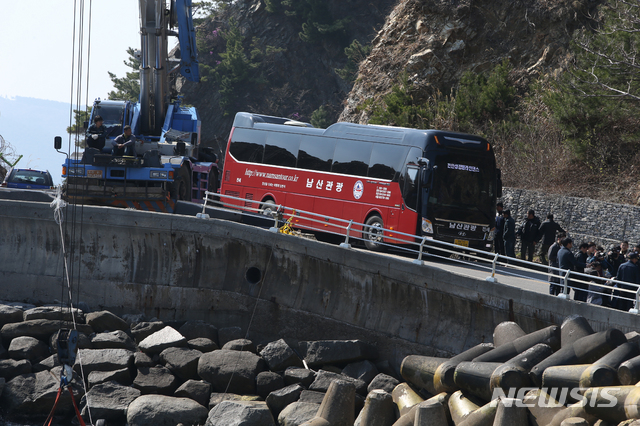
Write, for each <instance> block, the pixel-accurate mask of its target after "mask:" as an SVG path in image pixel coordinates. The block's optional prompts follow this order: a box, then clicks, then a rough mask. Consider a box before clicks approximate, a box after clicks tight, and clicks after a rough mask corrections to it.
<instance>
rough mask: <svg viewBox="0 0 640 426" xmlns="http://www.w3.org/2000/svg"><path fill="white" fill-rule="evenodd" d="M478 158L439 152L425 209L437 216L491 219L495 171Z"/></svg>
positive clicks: (483, 221)
mask: <svg viewBox="0 0 640 426" xmlns="http://www.w3.org/2000/svg"><path fill="white" fill-rule="evenodd" d="M486 163H487V162H483V161H482V159H481V158H472V157H465V156H460V155H453V154H449V155H442V156H439V157H438V158H437V159H436V162H435V165H436V167H435V168H434V170H433V184H432V186H431V191H430V194H429V200H428V204H429V205H428V211H430V212H432V214H433V215H434V216H435V217H436V218H439V219H445V220H451V221H459V222H469V223H476V224H489V223H491V212H492V209H493V200H494V197H495V195H494V192H495V172H494V168H493V167H489V164H486Z"/></svg>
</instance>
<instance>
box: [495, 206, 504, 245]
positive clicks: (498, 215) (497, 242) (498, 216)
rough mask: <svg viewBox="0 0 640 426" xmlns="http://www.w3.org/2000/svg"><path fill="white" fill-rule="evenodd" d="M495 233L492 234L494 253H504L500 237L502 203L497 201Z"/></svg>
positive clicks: (502, 228)
mask: <svg viewBox="0 0 640 426" xmlns="http://www.w3.org/2000/svg"><path fill="white" fill-rule="evenodd" d="M496 211H497V213H496V233H495V235H494V236H493V242H494V246H493V248H494V250H495V252H496V253H498V254H502V255H504V253H505V251H504V240H503V237H502V234H503V232H504V216H503V215H502V214H503V213H504V211H503V204H502V203H498V204H496Z"/></svg>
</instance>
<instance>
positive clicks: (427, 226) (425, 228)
mask: <svg viewBox="0 0 640 426" xmlns="http://www.w3.org/2000/svg"><path fill="white" fill-rule="evenodd" d="M422 232H424V233H425V234H433V224H432V223H431V221H430V220H429V219H425V218H422Z"/></svg>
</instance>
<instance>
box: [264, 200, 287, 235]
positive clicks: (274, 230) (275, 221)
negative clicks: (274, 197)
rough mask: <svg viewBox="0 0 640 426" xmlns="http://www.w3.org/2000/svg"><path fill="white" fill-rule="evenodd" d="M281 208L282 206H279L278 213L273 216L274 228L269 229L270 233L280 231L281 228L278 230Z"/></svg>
mask: <svg viewBox="0 0 640 426" xmlns="http://www.w3.org/2000/svg"><path fill="white" fill-rule="evenodd" d="M262 204H263V203H260V207H262ZM281 208H282V204H280V205H279V206H278V208H277V209H276V211H275V212H273V213H272V214H273V220H274V223H273V226H272V227H271V228H269V231H271V232H278V231H280V228H278V212H279V211H280V209H281Z"/></svg>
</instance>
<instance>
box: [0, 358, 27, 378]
mask: <svg viewBox="0 0 640 426" xmlns="http://www.w3.org/2000/svg"><path fill="white" fill-rule="evenodd" d="M29 373H31V362H29V360H26V359H21V360H17V361H16V360H14V359H0V377H4V378H5V379H6V380H11V379H13V378H14V377H16V376H20V375H22V374H29Z"/></svg>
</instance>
